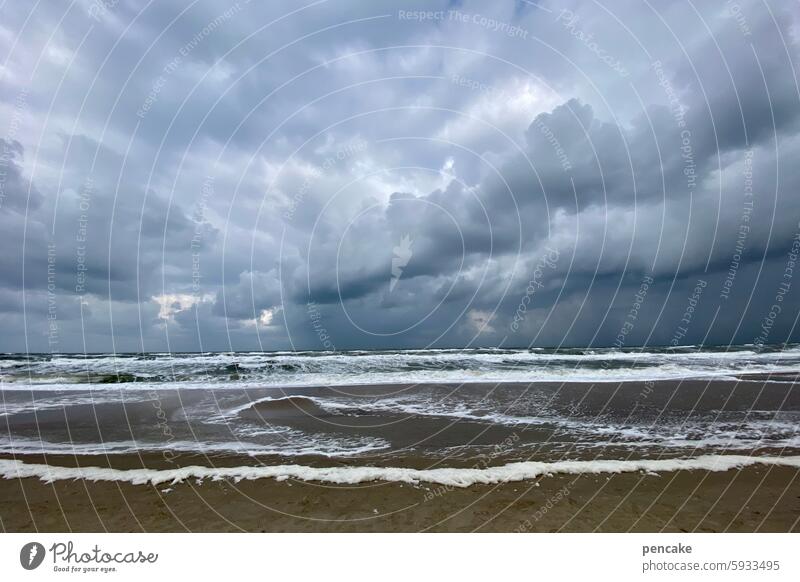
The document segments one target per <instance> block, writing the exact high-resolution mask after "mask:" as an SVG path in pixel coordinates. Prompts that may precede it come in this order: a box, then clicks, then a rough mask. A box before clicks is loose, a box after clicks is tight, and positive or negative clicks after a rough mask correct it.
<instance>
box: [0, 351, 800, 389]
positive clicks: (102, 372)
mask: <svg viewBox="0 0 800 582" xmlns="http://www.w3.org/2000/svg"><path fill="white" fill-rule="evenodd" d="M606 363H607V364H608V365H605V364H606ZM3 365H4V367H3V368H0V383H2V385H1V386H0V389H2V390H40V389H42V390H66V389H71V388H74V387H75V386H76V385H83V386H86V382H99V384H90V386H91V389H92V390H95V389H103V387H107V384H104V382H106V381H107V380H108V378H113V377H115V376H116V377H117V379H118V380H124V379H126V377H127V376H130V377H132V378H135V379H136V382H128V383H125V382H121V383H120V385H125V386H126V387H128V388H130V387H135V388H137V389H142V390H158V389H173V388H182V389H191V388H204V389H208V388H214V389H217V388H219V389H222V388H226V387H229V386H231V385H236V386H239V387H256V386H285V387H288V386H325V385H351V384H393V383H411V384H414V383H424V382H441V383H470V382H620V381H641V380H667V379H684V378H716V379H726V380H733V379H736V377H737V376H738V375H740V374H754V373H776V374H779V373H800V348H798V347H797V346H792V347H786V348H784V349H783V350H780V351H779V350H770V351H764V352H758V351H756V350H752V349H741V348H732V349H731V350H730V351H718V350H702V349H698V350H692V351H685V350H684V349H681V350H664V349H653V350H651V351H625V352H621V351H617V350H610V349H597V350H594V351H591V352H583V353H574V352H570V351H569V350H567V351H563V352H552V351H550V352H542V351H541V350H524V349H520V350H499V349H498V350H476V349H465V350H406V351H403V350H401V351H397V352H393V353H387V352H365V351H354V352H344V353H342V352H339V353H332V352H327V353H326V352H316V353H312V352H294V353H292V352H273V353H219V354H210V353H206V354H148V355H146V356H133V355H120V356H114V355H111V354H95V355H88V356H85V357H84V356H80V357H74V356H67V355H63V356H58V357H54V358H52V359H47V358H42V359H36V360H29V359H27V357H26V356H24V355H20V357H19V358H17V359H13V360H5V361H4V362H3ZM117 375H122V376H117Z"/></svg>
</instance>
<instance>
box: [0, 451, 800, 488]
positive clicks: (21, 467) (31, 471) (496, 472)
mask: <svg viewBox="0 0 800 582" xmlns="http://www.w3.org/2000/svg"><path fill="white" fill-rule="evenodd" d="M756 465H763V466H771V467H792V468H800V456H792V457H776V456H771V457H766V456H765V457H753V456H745V455H703V456H699V457H694V458H677V459H640V460H592V461H588V460H586V461H554V462H549V463H548V462H536V461H526V462H520V463H508V464H506V465H501V466H497V467H487V468H483V469H475V468H445V467H442V468H436V469H410V468H405V467H354V466H349V467H309V466H305V465H276V466H239V467H201V466H191V467H181V468H176V469H111V468H106V467H63V466H55V465H44V464H37V463H26V462H24V461H21V460H19V459H0V476H2V477H3V478H4V479H23V478H36V479H39V480H41V481H43V482H45V483H53V482H56V481H72V480H77V479H82V480H85V481H93V482H97V481H105V482H114V483H130V484H132V485H161V484H164V483H169V484H177V483H180V482H183V481H186V480H188V479H194V480H199V481H203V480H211V481H220V480H231V481H234V482H239V481H252V480H257V479H275V480H278V481H285V480H287V479H297V480H300V481H316V482H323V483H334V484H340V485H357V484H359V483H368V482H373V481H385V482H394V483H407V484H411V485H416V484H419V483H432V484H436V485H444V486H448V487H462V488H463V487H470V486H472V485H496V484H499V483H509V482H518V481H526V480H531V479H536V478H538V477H541V476H544V475H555V474H569V475H598V474H615V473H638V472H645V473H648V474H657V473H663V472H675V471H714V472H724V471H730V470H733V469H741V468H744V467H750V466H756Z"/></svg>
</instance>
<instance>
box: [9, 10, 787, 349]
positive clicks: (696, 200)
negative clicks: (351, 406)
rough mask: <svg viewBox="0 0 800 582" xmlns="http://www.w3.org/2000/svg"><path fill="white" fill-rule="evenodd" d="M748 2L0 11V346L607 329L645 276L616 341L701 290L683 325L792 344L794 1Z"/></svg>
mask: <svg viewBox="0 0 800 582" xmlns="http://www.w3.org/2000/svg"><path fill="white" fill-rule="evenodd" d="M736 6H737V7H738V9H740V10H739V11H737V13H736V14H733V13H732V12H731V7H730V6H729V5H727V4H726V5H712V4H711V3H709V4H703V5H701V6H697V5H690V4H687V3H683V2H671V3H666V4H659V5H657V6H656V5H650V4H642V3H639V2H629V3H624V4H622V5H620V4H613V5H610V4H609V5H599V4H597V3H593V2H582V1H579V0H575V1H572V2H567V3H565V4H564V3H559V4H558V5H556V4H555V3H550V2H542V3H539V4H538V5H536V4H535V3H533V2H512V1H508V2H497V3H491V5H487V3H483V2H477V1H469V0H465V1H463V2H459V3H452V2H445V1H444V0H442V1H441V2H433V3H431V2H421V1H419V2H417V1H409V2H397V3H363V2H355V1H353V2H350V1H336V2H333V1H329V2H323V3H317V4H314V5H309V6H305V7H303V6H298V5H295V4H293V3H285V2H277V3H276V2H271V3H267V4H266V5H262V4H261V3H251V2H244V1H239V2H230V3H227V4H225V3H223V4H220V3H213V2H204V1H201V2H197V3H194V4H191V5H188V6H170V5H167V4H164V3H151V4H146V3H140V2H135V1H130V2H127V1H125V2H119V3H113V5H112V4H111V3H107V4H105V5H104V4H102V3H97V2H84V3H77V4H75V5H73V6H68V5H63V6H62V5H60V4H58V3H55V2H52V3H50V2H44V3H40V4H38V5H37V6H36V7H30V8H26V9H19V8H16V9H14V10H12V9H11V8H10V7H8V6H5V7H3V8H0V55H4V57H2V59H3V60H2V62H0V146H1V147H2V151H1V152H0V153H2V165H0V172H1V173H0V186H2V191H1V192H0V193H2V203H1V204H0V244H2V248H3V253H0V322H1V323H2V324H3V326H4V329H5V330H6V331H7V333H5V334H4V335H3V337H2V338H0V350H24V349H30V350H44V351H46V350H53V351H58V350H82V349H84V348H85V349H88V350H108V349H112V348H113V349H118V350H140V349H144V350H148V349H152V350H162V349H174V350H182V349H186V350H190V349H286V348H291V347H299V348H306V347H311V348H313V347H321V343H320V330H323V331H324V332H325V334H326V335H327V337H329V338H330V340H331V341H332V342H333V344H334V345H335V346H336V347H339V348H349V347H389V346H396V347H401V346H402V347H408V346H425V345H430V344H436V345H456V346H459V345H498V344H500V343H503V344H504V345H515V346H519V345H530V344H531V343H532V342H533V343H536V344H539V345H558V344H570V345H574V344H580V345H586V344H597V345H600V344H603V345H608V344H613V343H615V342H616V341H618V338H619V335H620V329H621V328H622V326H623V325H624V324H625V321H626V316H627V314H628V312H629V310H630V308H631V304H632V302H633V301H634V300H635V297H636V294H637V293H638V292H640V290H641V287H642V282H643V281H650V282H649V283H648V289H647V293H646V300H644V301H643V302H642V307H641V314H640V316H639V318H638V320H637V323H636V325H635V328H634V329H632V330H630V333H627V334H626V336H625V337H626V341H627V342H628V343H629V344H630V343H643V342H649V343H659V344H664V343H670V342H673V341H675V338H676V337H677V336H676V330H677V328H678V327H679V323H680V321H681V320H682V318H683V316H684V313H685V310H686V305H687V302H688V301H689V299H690V298H691V297H692V294H693V293H694V291H695V289H696V288H697V286H698V284H699V283H698V282H699V281H702V293H701V296H702V298H701V299H700V300H699V305H700V307H699V308H698V310H697V311H696V314H695V315H694V317H693V318H692V321H691V325H689V326H687V330H686V332H685V333H683V334H678V335H680V338H679V339H680V343H699V342H702V341H705V342H710V343H728V342H752V341H768V342H769V341H786V340H789V339H791V340H797V339H798V337H800V334H798V332H797V331H796V329H795V325H794V322H795V319H796V317H797V315H798V306H799V305H800V303H799V302H798V297H799V296H798V295H797V293H800V290H797V289H794V287H795V286H797V282H796V281H794V280H793V279H794V276H795V273H794V269H795V266H794V260H795V258H794V257H795V252H796V251H797V250H798V249H797V244H798V243H797V240H798V239H797V236H798V233H799V232H800V199H798V197H797V196H796V192H797V191H798V189H800V168H798V167H797V164H796V163H795V160H797V159H798V157H799V156H800V131H799V128H800V125H799V124H800V88H799V84H798V79H797V73H798V70H797V63H798V62H800V60H799V59H800V54H799V53H800V51H798V34H797V30H798V29H799V27H800V18H799V17H798V14H797V13H796V10H793V9H792V8H791V7H789V6H788V5H785V4H783V3H779V2H766V3H764V2H755V1H742V2H738V3H736ZM29 10H30V11H32V12H30V13H28V12H27V11H29ZM419 11H429V13H428V14H427V16H426V18H425V19H424V20H421V19H420V13H419ZM781 284H784V285H785V284H788V285H789V287H788V289H789V291H788V292H786V293H785V294H783V295H781V294H780V293H779V291H780V289H781V288H782V287H781ZM778 296H780V297H781V298H780V299H777V298H776V297H778ZM776 302H779V303H780V305H781V313H780V315H779V317H778V318H777V319H776V320H775V321H770V322H769V331H768V333H767V336H766V337H763V335H761V334H762V332H763V331H764V325H765V324H764V322H765V318H768V316H769V313H770V310H771V307H772V306H773V305H774V304H776ZM53 321H55V322H56V327H57V331H56V332H55V333H54V332H53V331H52V325H51V323H52V322H53ZM22 338H25V339H24V341H23V339H22Z"/></svg>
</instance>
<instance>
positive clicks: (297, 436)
mask: <svg viewBox="0 0 800 582" xmlns="http://www.w3.org/2000/svg"><path fill="white" fill-rule="evenodd" d="M280 432H282V433H284V435H283V436H284V438H283V439H282V440H280V441H278V442H275V443H272V444H263V443H257V442H252V441H247V440H233V441H219V442H207V441H182V440H172V441H168V442H161V443H156V442H148V441H132V440H129V441H110V442H104V443H80V442H72V443H54V442H46V441H40V440H34V439H24V438H14V439H9V438H7V437H6V438H0V453H6V454H15V455H24V454H49V455H77V456H94V455H124V454H141V453H150V452H164V451H169V452H172V453H195V454H209V455H211V454H218V453H232V454H238V455H249V456H253V457H256V456H281V457H303V456H320V457H355V456H358V455H363V454H367V453H374V452H378V451H382V450H385V449H388V448H389V443H388V442H387V441H385V440H384V439H381V438H377V437H337V436H334V435H325V434H319V435H314V434H305V433H302V432H300V431H295V430H291V429H281V430H280ZM261 434H263V433H261ZM256 436H257V435H256Z"/></svg>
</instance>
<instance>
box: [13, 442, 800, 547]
mask: <svg viewBox="0 0 800 582" xmlns="http://www.w3.org/2000/svg"><path fill="white" fill-rule="evenodd" d="M6 458H8V457H6ZM17 460H22V461H23V462H25V463H35V462H41V461H42V459H41V458H37V457H35V456H32V457H30V458H28V457H25V458H22V457H17ZM218 461H221V462H220V463H219V465H222V466H225V465H234V464H235V463H236V462H237V461H235V460H234V459H228V462H227V463H226V462H224V461H222V460H221V459H218ZM49 462H50V463H51V464H53V465H56V466H76V465H80V466H83V467H93V466H98V465H102V460H101V459H100V458H80V459H78V458H75V457H73V458H72V462H70V461H69V457H66V456H64V457H59V458H58V459H57V460H52V459H51V460H49ZM319 462H320V463H321V462H322V461H321V460H320V461H319ZM113 464H114V466H115V467H125V466H128V467H141V466H142V465H143V464H144V465H150V466H152V465H154V464H159V465H162V466H163V461H158V460H156V459H155V458H147V457H141V456H138V455H123V456H118V457H116V458H114V459H113ZM331 464H332V463H331V462H328V465H331ZM333 464H336V463H333ZM216 465H217V463H215V466H216ZM798 477H800V470H798V469H797V468H792V467H781V466H762V465H755V466H749V467H743V468H740V469H732V470H728V471H718V472H713V471H706V470H692V471H686V470H680V471H670V472H659V473H655V474H653V473H646V472H631V473H622V474H579V475H569V474H553V475H542V476H540V477H537V478H535V479H530V480H525V481H521V482H509V483H499V484H492V485H471V486H468V487H463V488H462V487H450V486H445V485H437V484H433V483H417V484H408V483H397V482H385V481H374V482H366V483H360V484H357V485H335V484H330V483H320V482H309V481H300V480H297V479H286V480H276V479H270V478H267V479H258V480H242V481H239V482H234V481H232V480H229V479H221V480H216V481H215V480H210V479H206V480H203V481H197V480H194V479H186V480H184V481H182V482H180V483H162V484H159V485H157V486H154V485H152V484H138V485H134V484H131V483H127V482H110V481H97V482H95V481H91V480H87V479H79V480H59V481H55V482H53V483H46V482H43V481H41V480H39V479H36V478H23V479H16V478H11V479H0V523H1V525H2V528H3V531H7V532H12V531H13V532H33V531H39V532H45V531H73V532H92V531H94V532H96V531H114V532H135V531H148V532H155V531H158V532H179V531H252V532H260V531H266V532H303V531H309V532H325V531H330V532H349V531H359V532H367V531H376V532H380V531H382V532H418V531H453V532H466V531H485V532H553V531H566V532H591V531H609V532H627V531H640V532H656V531H668V532H683V531H686V532H691V531H700V532H758V531H770V532H793V531H800V525H799V523H800V479H798Z"/></svg>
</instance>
